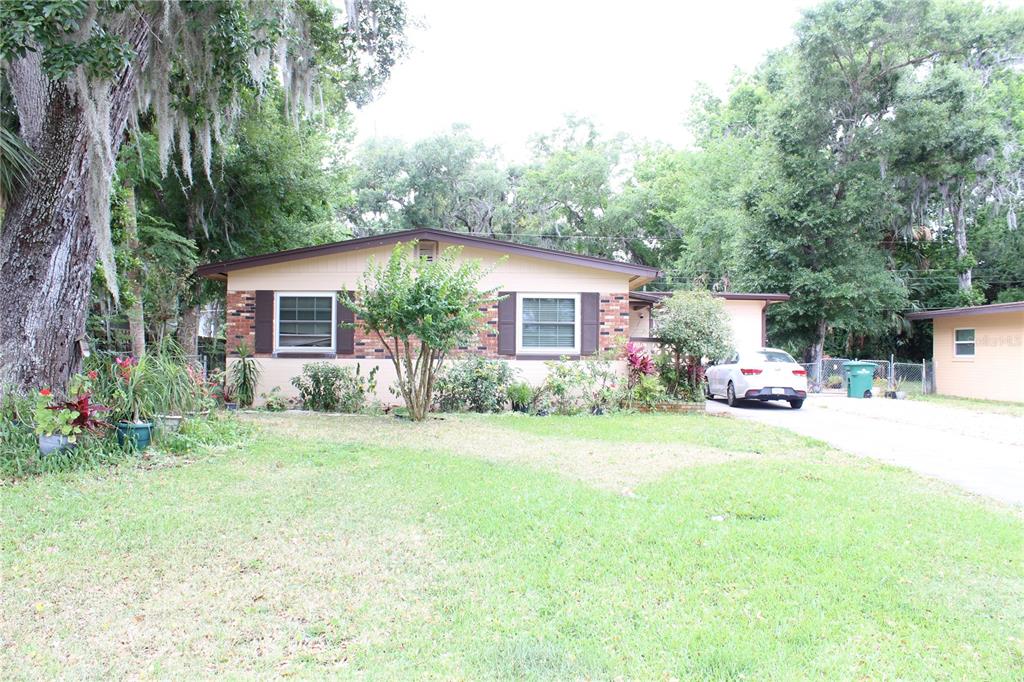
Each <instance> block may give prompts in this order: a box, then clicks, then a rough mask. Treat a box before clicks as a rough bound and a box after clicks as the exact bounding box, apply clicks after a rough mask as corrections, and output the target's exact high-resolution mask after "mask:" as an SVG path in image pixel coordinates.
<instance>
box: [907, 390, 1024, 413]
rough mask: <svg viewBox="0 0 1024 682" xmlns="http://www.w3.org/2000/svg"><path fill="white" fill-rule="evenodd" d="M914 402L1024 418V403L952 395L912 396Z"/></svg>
mask: <svg viewBox="0 0 1024 682" xmlns="http://www.w3.org/2000/svg"><path fill="white" fill-rule="evenodd" d="M911 398H912V399H913V400H921V401H924V402H929V403H932V404H933V405H943V406H945V407H958V408H960V409H964V410H972V411H974V412H990V413H992V414H1007V415H1010V416H1011V417H1024V403H1013V402H1010V401H1008V400H981V399H979V398H958V397H956V396H952V395H923V394H917V395H912V396H911Z"/></svg>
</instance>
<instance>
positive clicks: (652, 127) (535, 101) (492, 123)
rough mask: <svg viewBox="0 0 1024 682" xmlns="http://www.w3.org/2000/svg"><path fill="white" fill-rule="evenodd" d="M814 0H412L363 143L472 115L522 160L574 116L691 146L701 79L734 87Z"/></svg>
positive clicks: (474, 127)
mask: <svg viewBox="0 0 1024 682" xmlns="http://www.w3.org/2000/svg"><path fill="white" fill-rule="evenodd" d="M814 4H816V3H815V2H814V0H762V1H761V2H756V1H755V2H744V1H742V0H719V1H718V2H692V1H679V0H675V1H673V0H666V1H662V2H659V1H658V0H633V1H632V2H617V3H616V2H606V1H604V0H547V1H546V2H545V1H543V0H518V1H516V2H498V1H495V0H408V9H409V14H410V16H412V17H413V18H414V20H419V22H420V23H421V26H414V27H412V28H411V29H410V30H409V32H408V37H409V42H410V44H411V49H410V52H409V55H408V56H407V57H406V58H405V60H404V61H402V62H401V63H400V64H399V65H398V66H397V67H396V68H395V69H394V71H393V72H392V76H391V79H390V80H389V81H388V82H387V83H386V84H385V86H384V90H383V91H382V93H381V94H380V95H379V96H378V97H377V100H376V101H374V102H372V103H370V104H369V105H367V106H366V107H364V108H363V109H362V110H360V111H358V112H357V113H356V119H355V120H356V131H357V137H356V140H357V142H361V141H363V140H365V139H367V138H368V137H374V136H379V137H397V138H399V139H403V140H406V141H410V142H411V141H414V140H418V139H421V138H424V137H427V136H429V135H433V134H437V133H440V132H443V131H445V130H447V129H449V128H450V127H451V125H452V124H454V123H465V124H468V125H469V126H470V128H471V131H472V133H473V134H474V135H476V136H477V137H481V138H483V139H484V140H485V141H486V142H487V143H488V144H491V145H495V146H498V147H499V148H500V149H501V150H502V151H503V153H504V156H505V157H506V158H507V159H509V160H513V161H525V160H526V159H528V158H529V150H528V146H527V141H528V138H529V137H530V136H531V135H532V134H534V133H538V132H546V131H548V130H551V129H553V128H555V127H557V126H559V125H560V124H561V123H562V121H563V119H564V115H565V114H569V113H573V114H579V115H582V116H586V117H589V118H591V119H593V120H594V122H595V123H596V124H597V125H598V129H599V130H601V131H602V132H603V133H605V134H613V133H616V132H625V133H627V134H628V135H629V136H630V137H633V138H635V139H647V140H661V141H664V142H668V143H670V144H673V145H675V146H682V145H685V144H686V143H687V142H688V141H689V139H690V138H689V135H688V134H687V132H686V129H685V119H686V116H687V113H688V111H689V107H690V97H691V95H692V94H693V92H694V86H695V85H696V84H697V83H698V82H699V81H706V82H708V83H709V84H711V86H712V87H713V88H714V89H715V91H716V92H717V93H719V94H724V93H725V91H726V86H727V84H728V82H729V79H730V77H731V75H732V73H733V70H734V69H735V68H736V67H739V68H740V69H743V70H744V71H749V70H751V69H753V68H754V67H755V66H757V64H758V63H759V62H760V61H761V60H762V58H763V57H764V55H765V54H766V52H767V51H769V50H771V49H775V48H779V47H783V46H784V45H786V44H787V43H789V42H790V40H791V39H792V37H793V31H792V28H793V25H794V24H795V23H796V21H797V20H798V19H799V17H800V10H801V9H802V8H805V7H808V6H813V5H814Z"/></svg>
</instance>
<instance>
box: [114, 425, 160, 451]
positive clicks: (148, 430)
mask: <svg viewBox="0 0 1024 682" xmlns="http://www.w3.org/2000/svg"><path fill="white" fill-rule="evenodd" d="M152 438H153V424H152V423H151V422H140V423H138V424H135V423H133V422H117V442H118V444H119V445H121V446H122V447H124V446H125V445H126V444H127V445H130V446H131V447H132V448H133V449H135V450H140V451H141V450H145V449H146V448H148V447H149V442H150V441H151V440H152Z"/></svg>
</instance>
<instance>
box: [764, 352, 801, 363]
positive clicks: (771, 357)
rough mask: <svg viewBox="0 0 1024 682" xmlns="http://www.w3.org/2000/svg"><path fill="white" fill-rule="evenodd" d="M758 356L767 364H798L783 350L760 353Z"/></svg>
mask: <svg viewBox="0 0 1024 682" xmlns="http://www.w3.org/2000/svg"><path fill="white" fill-rule="evenodd" d="M758 355H759V356H760V357H761V358H762V359H764V361H765V362H788V363H796V360H794V359H793V357H792V356H791V355H790V354H789V353H783V352H782V351H781V350H765V351H759V352H758Z"/></svg>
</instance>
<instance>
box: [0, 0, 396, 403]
mask: <svg viewBox="0 0 1024 682" xmlns="http://www.w3.org/2000/svg"><path fill="white" fill-rule="evenodd" d="M346 8H347V14H346V16H339V15H338V13H337V11H336V10H335V9H334V8H333V7H332V5H330V4H328V3H327V2H326V1H324V0H291V1H287V2H285V1H281V2H275V1H266V2H261V1H258V0H253V1H244V0H215V1H211V2H201V3H200V2H180V1H178V0H166V1H164V2H154V1H150V0H8V1H6V2H4V3H0V25H3V26H4V31H3V40H2V43H0V66H2V74H0V77H2V78H3V79H5V80H6V82H7V84H8V85H9V87H10V92H11V96H12V100H13V103H14V109H15V111H16V113H17V118H18V130H17V133H18V134H19V136H20V138H21V139H22V140H23V141H24V142H25V144H26V145H27V147H28V148H29V149H30V150H31V151H32V152H33V154H34V155H35V156H36V157H37V158H38V163H37V165H36V166H35V168H34V173H32V174H31V175H30V176H29V177H28V178H27V179H26V180H25V182H23V183H21V184H20V185H19V186H18V187H17V188H16V189H14V191H13V192H12V194H11V196H10V198H9V201H8V204H7V209H6V211H5V213H4V217H3V226H2V231H0V285H2V286H0V355H2V356H3V358H4V362H3V364H2V365H0V385H9V384H13V385H15V386H21V387H27V386H30V385H33V384H39V383H45V384H51V385H56V386H60V385H63V383H64V382H65V381H66V379H67V377H68V375H69V374H70V372H71V371H72V370H73V369H74V368H75V367H76V366H77V364H78V361H79V354H80V352H81V342H82V337H83V334H84V323H85V313H86V306H87V302H88V299H89V285H90V281H91V275H92V271H93V264H94V262H95V257H96V255H97V253H98V254H99V257H100V260H101V261H102V263H103V266H104V267H103V271H104V273H105V275H106V282H107V285H108V286H109V287H110V288H111V289H112V290H114V291H115V292H116V289H117V278H116V276H115V265H114V260H113V248H112V241H111V238H110V220H109V205H110V201H109V197H110V188H111V177H112V174H113V172H114V167H115V161H116V159H117V156H118V151H119V149H120V146H121V144H122V142H123V139H124V136H125V129H126V127H127V126H128V125H129V122H130V121H135V120H137V119H138V117H139V116H140V115H141V114H144V113H146V112H150V113H151V115H152V116H153V117H154V127H155V129H156V131H157V139H158V156H159V159H160V162H161V166H162V167H166V165H167V163H168V161H169V158H170V156H171V152H172V147H173V146H174V145H175V142H176V147H177V152H178V155H179V157H180V159H181V164H180V165H181V169H182V174H183V176H184V178H185V182H186V183H188V184H191V183H192V182H193V181H194V180H195V178H194V176H193V173H192V156H193V153H195V155H196V156H197V157H198V158H199V159H200V160H201V165H202V167H203V169H204V173H205V175H206V176H207V177H209V176H210V166H211V162H212V158H213V151H212V150H213V146H214V145H215V144H216V143H217V141H218V140H219V139H221V138H222V137H223V135H224V132H225V130H226V129H227V128H228V127H229V126H230V124H231V123H232V121H233V120H234V118H235V117H236V114H237V113H238V111H239V109H240V104H239V102H240V99H241V98H242V97H243V96H245V95H246V94H247V93H255V94H256V95H258V94H259V93H260V92H261V91H262V90H263V89H264V87H265V85H266V84H267V83H268V82H269V81H270V80H271V79H272V78H278V79H279V80H280V82H281V83H282V88H283V92H284V95H285V99H286V105H287V110H288V112H289V115H290V116H291V117H292V118H293V120H298V118H299V117H300V112H301V111H304V110H309V109H310V108H311V107H312V106H313V105H314V104H315V103H316V101H317V99H318V97H317V95H318V92H319V90H318V88H319V86H320V85H321V84H323V83H331V84H333V85H334V86H335V87H336V88H337V91H338V92H339V93H340V94H345V95H349V96H351V97H354V98H356V99H360V98H365V97H366V95H367V94H368V92H369V91H370V90H372V88H373V87H374V86H375V85H377V84H378V83H379V82H380V81H381V80H383V78H385V77H386V76H387V74H388V71H389V69H390V67H391V66H392V64H393V61H394V58H395V56H396V55H397V53H398V52H400V50H401V47H402V42H401V41H402V31H403V28H404V8H403V6H402V4H401V3H400V2H395V1H389V0H354V1H352V2H349V3H347V4H346ZM83 190H84V191H83Z"/></svg>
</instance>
